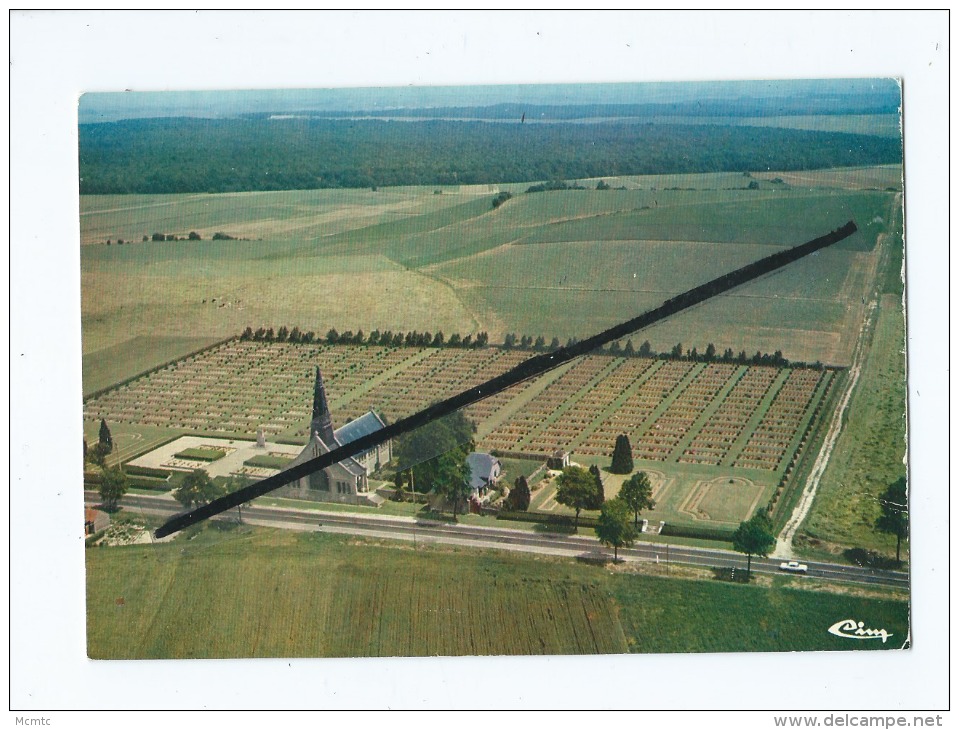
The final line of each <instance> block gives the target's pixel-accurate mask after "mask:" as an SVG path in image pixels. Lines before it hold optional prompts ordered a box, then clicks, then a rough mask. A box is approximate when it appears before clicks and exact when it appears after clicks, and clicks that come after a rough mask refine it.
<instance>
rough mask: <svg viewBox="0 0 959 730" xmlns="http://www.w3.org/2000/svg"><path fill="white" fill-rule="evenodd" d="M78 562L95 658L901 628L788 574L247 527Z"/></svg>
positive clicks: (892, 607) (899, 619) (816, 642)
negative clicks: (736, 575) (598, 561)
mask: <svg viewBox="0 0 959 730" xmlns="http://www.w3.org/2000/svg"><path fill="white" fill-rule="evenodd" d="M86 560H87V631H88V634H87V641H88V654H89V655H90V657H91V658H95V659H99V658H110V659H128V658H129V659H133V658H144V659H162V658H227V657H312V656H334V657H335V656H430V655H496V654H595V653H622V652H687V651H692V652H696V651H752V650H759V651H798V650H827V651H828V650H848V649H851V648H853V647H851V646H850V643H851V642H848V641H844V640H843V639H840V638H837V637H834V636H831V635H830V634H828V633H827V631H826V629H827V628H828V627H829V626H831V625H832V624H834V623H835V622H836V621H839V620H841V619H843V618H846V617H847V616H850V615H855V616H857V617H859V619H860V620H863V621H865V622H867V623H868V624H869V625H870V626H881V627H883V628H885V629H886V630H887V631H889V632H891V633H892V634H893V638H892V639H891V640H890V641H889V642H888V643H886V644H882V643H881V642H879V641H873V642H858V644H857V646H856V647H855V648H857V649H859V648H863V649H894V648H899V646H901V644H902V641H903V640H904V638H905V636H906V633H907V627H908V604H907V603H906V602H905V601H902V600H899V599H889V600H881V599H876V598H865V597H854V596H847V595H842V594H835V593H832V592H817V591H815V590H798V589H796V586H797V583H796V582H795V580H794V579H789V578H782V577H777V578H775V579H774V580H773V584H772V585H771V586H769V587H756V586H743V585H734V584H729V583H718V582H713V581H708V580H706V581H704V580H696V581H693V580H687V579H676V578H665V577H657V576H652V575H640V574H630V573H623V572H619V571H610V570H607V569H605V568H602V567H599V566H591V565H586V564H577V563H570V562H568V561H565V560H555V559H551V558H546V557H542V558H534V557H526V556H515V555H509V554H503V553H484V552H473V551H463V550H455V549H443V548H429V549H423V548H421V549H420V550H417V551H414V550H413V549H412V548H411V547H410V546H409V545H400V544H398V543H397V544H393V543H390V542H389V541H387V542H385V543H383V544H376V543H375V542H374V541H369V540H361V539H357V538H346V537H341V536H334V535H320V534H317V533H309V534H307V533H293V532H286V531H273V530H263V529H253V528H245V527H239V528H233V531H232V532H230V533H228V534H221V533H219V530H218V528H216V527H212V528H209V527H208V528H206V529H204V530H201V531H200V532H199V534H198V535H197V536H196V537H195V539H193V540H192V541H188V540H187V538H186V537H179V538H177V539H176V540H175V541H174V543H172V544H169V545H159V546H150V545H145V546H132V547H124V548H91V549H89V550H87V551H86ZM120 599H122V601H120ZM121 604H122V605H121ZM678 609H682V610H678ZM863 644H866V646H863Z"/></svg>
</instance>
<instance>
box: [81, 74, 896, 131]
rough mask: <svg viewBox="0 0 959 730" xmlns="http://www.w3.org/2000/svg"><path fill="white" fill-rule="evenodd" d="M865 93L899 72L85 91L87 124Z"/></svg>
mask: <svg viewBox="0 0 959 730" xmlns="http://www.w3.org/2000/svg"><path fill="white" fill-rule="evenodd" d="M811 94H857V95H868V96H873V95H874V96H876V98H877V99H880V100H882V99H886V100H888V99H890V98H892V99H898V94H899V88H898V85H897V82H896V81H895V80H893V79H821V80H795V81H783V80H778V81H706V82H704V81H698V82H651V83H604V84H522V85H520V84H512V85H498V86H494V85H473V86H425V85H424V86H405V87H404V86H400V87H367V88H328V89H250V90H192V91H191V90H182V91H133V90H131V91H117V92H93V93H87V94H84V95H83V96H82V97H81V98H80V106H79V121H80V123H81V124H85V123H94V122H111V121H117V120H119V119H138V118H140V119H142V118H152V117H171V116H191V117H210V118H217V117H229V116H235V115H238V114H248V113H255V112H279V113H282V112H292V111H369V110H374V109H399V108H428V107H437V106H490V105H493V104H501V103H523V104H531V105H532V104H570V105H573V104H575V105H585V104H641V103H666V102H682V101H690V100H696V99H736V98H753V99H756V98H777V97H788V96H801V95H811Z"/></svg>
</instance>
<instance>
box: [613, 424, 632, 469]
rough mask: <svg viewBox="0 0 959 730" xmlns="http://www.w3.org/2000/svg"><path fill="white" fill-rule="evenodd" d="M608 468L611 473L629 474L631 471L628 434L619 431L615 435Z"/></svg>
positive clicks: (630, 448)
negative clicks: (611, 459)
mask: <svg viewBox="0 0 959 730" xmlns="http://www.w3.org/2000/svg"><path fill="white" fill-rule="evenodd" d="M609 470H610V471H611V472H612V473H613V474H629V473H631V472H632V471H633V447H632V446H631V445H630V443H629V436H627V435H626V434H624V433H621V434H620V435H619V436H617V437H616V445H615V446H614V447H613V463H612V464H610V467H609Z"/></svg>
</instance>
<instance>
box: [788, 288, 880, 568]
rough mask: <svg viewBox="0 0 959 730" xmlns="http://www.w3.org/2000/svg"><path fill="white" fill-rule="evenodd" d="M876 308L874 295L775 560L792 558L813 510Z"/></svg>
mask: <svg viewBox="0 0 959 730" xmlns="http://www.w3.org/2000/svg"><path fill="white" fill-rule="evenodd" d="M878 304H879V301H878V293H876V292H874V293H873V297H872V299H871V300H870V301H869V303H868V304H867V305H866V310H865V311H866V317H865V318H864V321H863V324H862V327H860V329H859V340H858V342H857V343H856V351H855V353H854V355H853V363H852V366H851V367H850V369H849V379H848V381H847V384H846V390H845V392H844V393H843V395H842V400H841V401H840V402H839V405H838V406H837V407H836V409H835V410H834V411H833V415H832V421H831V422H830V424H829V431H828V433H827V434H826V438H825V440H824V441H823V444H822V448H821V449H820V450H819V455H818V456H817V457H816V462H815V463H814V464H813V467H812V469H811V470H810V472H809V477H808V478H807V479H806V486H805V487H804V488H803V493H802V496H801V497H800V499H799V503H798V504H797V505H796V508H795V509H794V510H793V513H792V516H791V517H790V518H789V520H788V521H787V522H786V526H785V527H784V528H783V531H782V532H781V533H780V534H779V537H778V538H777V540H776V549H775V551H774V552H773V554H772V557H774V558H786V557H791V556H792V550H793V547H792V543H793V538H794V537H795V536H796V532H797V531H798V530H799V526H800V525H802V523H803V521H804V520H805V519H806V516H807V515H808V514H809V510H810V509H812V505H813V500H814V499H815V497H816V492H817V490H818V489H819V482H820V480H821V479H822V475H823V473H824V472H825V471H826V466H827V464H828V463H829V458H830V457H831V456H832V452H833V449H835V448H836V443H837V442H838V440H839V434H840V433H841V432H842V427H843V417H844V415H845V413H846V408H847V407H848V406H849V401H850V400H851V399H852V394H853V391H854V390H855V388H856V383H858V382H859V376H860V374H861V373H862V366H863V362H864V360H865V358H866V350H867V348H866V342H867V341H868V340H869V337H868V332H869V329H870V328H872V327H874V326H875V319H876V313H877V309H878Z"/></svg>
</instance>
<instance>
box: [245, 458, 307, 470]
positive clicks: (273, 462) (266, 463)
mask: <svg viewBox="0 0 959 730" xmlns="http://www.w3.org/2000/svg"><path fill="white" fill-rule="evenodd" d="M294 458H295V457H293V456H271V455H269V454H258V455H257V456H253V457H251V458H249V459H247V460H246V461H244V462H243V463H244V464H245V465H246V466H254V467H261V468H265V469H283V468H284V467H287V466H289V465H290V462H291V461H293V459H294Z"/></svg>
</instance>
